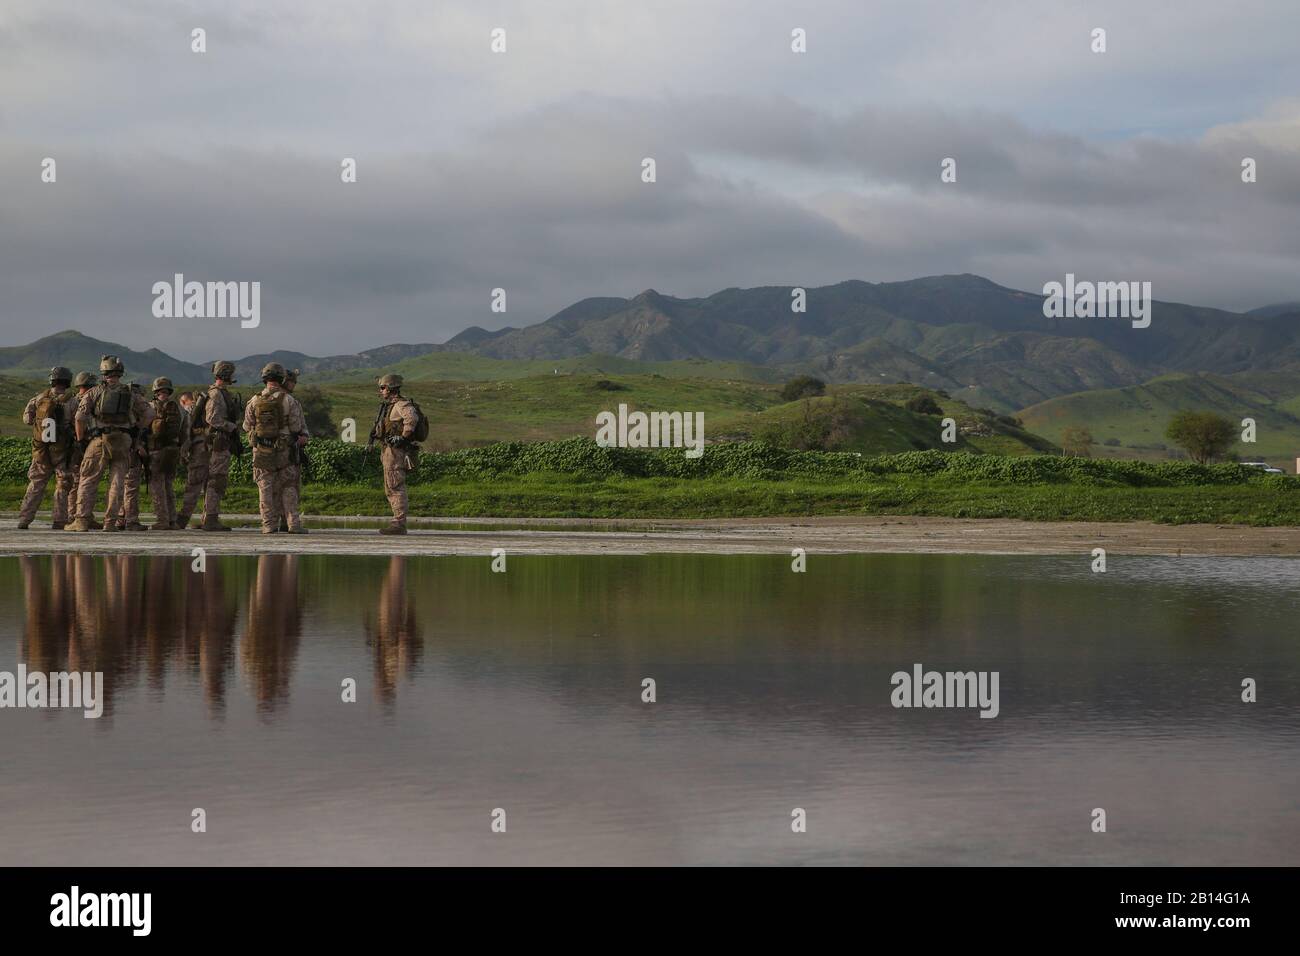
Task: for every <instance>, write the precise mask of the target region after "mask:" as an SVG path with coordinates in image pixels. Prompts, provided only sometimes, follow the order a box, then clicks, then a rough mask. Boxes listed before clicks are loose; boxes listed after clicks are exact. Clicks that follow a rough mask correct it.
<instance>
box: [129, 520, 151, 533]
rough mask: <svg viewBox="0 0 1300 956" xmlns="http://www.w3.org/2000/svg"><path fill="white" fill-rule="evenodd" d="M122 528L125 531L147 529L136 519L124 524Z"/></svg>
mask: <svg viewBox="0 0 1300 956" xmlns="http://www.w3.org/2000/svg"><path fill="white" fill-rule="evenodd" d="M123 530H126V531H148V530H149V529H148V528H146V527H145V526H144V525H142V524H141V523H140V522H138V521H132V522H131V523H130V524H129V525H126V526H125V527H124V529H123Z"/></svg>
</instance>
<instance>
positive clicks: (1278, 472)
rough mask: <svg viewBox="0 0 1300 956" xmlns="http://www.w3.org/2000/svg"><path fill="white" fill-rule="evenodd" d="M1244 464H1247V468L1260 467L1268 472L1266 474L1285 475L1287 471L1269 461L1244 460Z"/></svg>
mask: <svg viewBox="0 0 1300 956" xmlns="http://www.w3.org/2000/svg"><path fill="white" fill-rule="evenodd" d="M1242 464H1243V465H1245V466H1246V467H1247V468H1259V469H1260V470H1261V471H1263V472H1264V474H1266V475H1285V474H1286V472H1285V471H1283V470H1282V469H1281V468H1274V467H1273V466H1272V465H1270V464H1269V463H1268V462H1266V461H1243V462H1242Z"/></svg>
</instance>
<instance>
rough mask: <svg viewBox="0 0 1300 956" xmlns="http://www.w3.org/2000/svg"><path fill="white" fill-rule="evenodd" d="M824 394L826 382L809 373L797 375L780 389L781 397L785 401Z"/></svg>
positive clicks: (795, 400)
mask: <svg viewBox="0 0 1300 956" xmlns="http://www.w3.org/2000/svg"><path fill="white" fill-rule="evenodd" d="M825 394H826V383H825V382H823V381H822V380H821V379H819V378H813V377H812V376H811V375H798V376H796V377H794V378H792V379H790V381H788V382H786V383H785V386H784V387H783V388H782V389H781V398H782V399H784V400H785V401H787V402H797V401H799V399H801V398H808V397H810V396H815V395H825Z"/></svg>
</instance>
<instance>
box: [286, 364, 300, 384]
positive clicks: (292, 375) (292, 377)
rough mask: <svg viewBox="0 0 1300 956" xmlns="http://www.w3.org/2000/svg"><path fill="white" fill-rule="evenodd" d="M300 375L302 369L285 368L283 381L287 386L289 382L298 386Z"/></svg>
mask: <svg viewBox="0 0 1300 956" xmlns="http://www.w3.org/2000/svg"><path fill="white" fill-rule="evenodd" d="M301 374H302V369H300V368H287V369H285V370H284V381H285V384H286V385H287V384H289V383H290V382H293V383H294V384H295V385H297V384H298V376H299V375H301Z"/></svg>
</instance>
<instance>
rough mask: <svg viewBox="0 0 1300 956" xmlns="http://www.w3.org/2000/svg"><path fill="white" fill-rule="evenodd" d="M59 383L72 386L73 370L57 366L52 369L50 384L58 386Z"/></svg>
mask: <svg viewBox="0 0 1300 956" xmlns="http://www.w3.org/2000/svg"><path fill="white" fill-rule="evenodd" d="M59 382H62V383H63V384H64V385H70V384H71V383H72V369H70V368H64V367H63V366H62V365H56V366H54V368H52V369H50V384H51V385H56V384H58V383H59Z"/></svg>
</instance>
